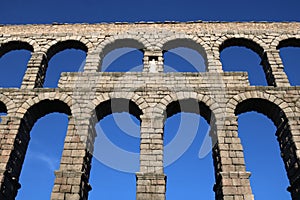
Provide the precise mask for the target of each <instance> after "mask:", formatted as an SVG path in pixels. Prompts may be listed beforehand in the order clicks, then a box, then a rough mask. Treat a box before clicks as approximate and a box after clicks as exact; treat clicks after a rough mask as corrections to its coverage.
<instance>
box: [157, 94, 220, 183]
mask: <svg viewBox="0 0 300 200" xmlns="http://www.w3.org/2000/svg"><path fill="white" fill-rule="evenodd" d="M155 107H156V109H155V110H156V111H157V112H160V113H163V114H164V116H165V120H166V118H168V117H171V116H172V115H174V114H177V113H180V112H188V113H194V114H198V115H200V116H202V117H203V118H204V119H205V120H206V122H207V123H208V124H209V126H210V131H209V135H210V140H211V142H212V160H213V163H214V164H213V166H212V167H213V169H214V174H215V181H216V182H217V179H218V177H217V175H218V174H219V173H220V172H221V169H220V168H219V167H217V164H216V163H219V162H220V161H219V158H218V154H217V152H216V151H215V149H216V148H217V147H218V142H217V120H222V118H221V115H220V114H219V113H222V112H221V107H220V106H219V105H218V103H217V102H216V101H215V100H214V99H213V98H211V97H210V96H209V95H205V94H199V93H196V92H178V93H170V94H169V95H166V96H165V97H164V98H163V99H162V100H161V101H160V102H159V103H158V104H157V105H156V106H155ZM205 138H206V136H205ZM205 142H207V141H205ZM166 148H167V146H166ZM208 152H209V151H208ZM208 152H207V153H208Z"/></svg>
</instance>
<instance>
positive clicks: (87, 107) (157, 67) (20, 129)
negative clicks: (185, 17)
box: [0, 22, 300, 200]
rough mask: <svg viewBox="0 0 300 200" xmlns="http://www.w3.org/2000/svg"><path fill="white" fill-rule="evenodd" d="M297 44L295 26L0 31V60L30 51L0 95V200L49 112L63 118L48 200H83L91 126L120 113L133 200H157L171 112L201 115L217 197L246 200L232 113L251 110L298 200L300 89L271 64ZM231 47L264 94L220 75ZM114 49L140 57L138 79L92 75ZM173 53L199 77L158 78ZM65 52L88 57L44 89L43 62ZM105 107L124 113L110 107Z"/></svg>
mask: <svg viewBox="0 0 300 200" xmlns="http://www.w3.org/2000/svg"><path fill="white" fill-rule="evenodd" d="M299 40H300V23H262V22H259V23H258V22H248V23H238V22H237V23H220V22H209V23H208V22H193V23H174V22H170V23H135V24H127V23H124V24H123V23H117V24H53V25H8V26H0V45H1V46H0V56H2V55H4V54H5V53H7V52H8V51H10V50H14V49H27V50H30V51H32V55H31V59H30V61H29V62H28V68H27V71H26V74H25V76H24V78H23V83H22V86H21V88H20V89H18V88H0V112H7V116H5V117H2V121H1V123H0V178H1V190H0V199H6V200H12V199H14V198H15V196H16V194H17V191H18V189H19V187H20V184H19V175H20V172H21V168H22V163H23V161H24V156H25V153H26V149H27V146H28V142H29V138H30V137H29V134H30V130H31V128H32V126H33V124H34V123H35V121H36V120H37V119H39V118H40V117H42V116H44V115H46V114H48V113H51V112H62V113H65V114H67V115H68V116H69V127H68V132H67V136H66V139H65V142H66V143H65V146H64V151H63V155H62V158H61V164H60V169H59V170H58V171H56V173H55V174H56V180H55V184H54V187H53V192H52V196H51V199H53V200H58V199H61V200H63V199H64V200H71V199H72V200H73V199H74V200H75V199H76V200H77V199H78V200H79V199H80V200H84V199H87V198H88V191H89V190H90V189H91V186H90V185H89V183H88V180H89V172H90V168H91V158H92V152H93V143H94V140H95V137H96V131H95V128H94V124H95V123H96V122H97V121H98V120H100V119H102V118H103V117H105V116H106V115H108V114H109V113H110V110H111V111H112V112H121V111H128V112H130V113H131V114H133V115H135V116H136V117H137V118H138V119H140V121H141V146H140V147H141V151H140V171H139V172H138V173H137V174H136V177H137V195H136V196H137V199H138V200H163V199H165V191H166V176H165V174H164V169H163V130H164V129H163V128H164V121H165V119H166V117H169V116H172V115H173V114H176V113H177V112H179V111H180V110H181V111H186V112H195V113H197V114H201V115H202V116H203V117H204V118H205V119H206V120H207V121H208V122H209V123H210V125H211V133H210V134H211V137H212V140H213V144H215V145H214V147H213V159H214V167H215V175H216V177H215V179H216V183H215V185H214V191H215V193H216V199H218V200H221V199H223V200H237V199H241V200H242V199H243V200H251V199H254V197H253V194H252V191H251V187H250V183H249V176H250V172H246V167H245V163H244V155H243V147H242V145H241V142H240V139H239V138H238V134H237V126H238V124H237V121H236V119H237V117H236V115H238V114H240V113H243V112H247V111H251V110H254V111H257V112H261V113H263V114H265V115H267V116H268V117H269V118H271V119H272V121H273V122H274V124H275V125H276V127H277V132H276V135H277V137H278V141H279V144H280V149H281V154H282V158H283V162H284V163H285V167H286V171H287V175H288V178H289V181H290V185H291V186H290V187H289V191H290V192H291V195H292V198H293V199H294V200H296V199H300V189H299V188H300V170H299V166H300V161H299V158H300V153H299V152H300V151H299V149H300V139H299V138H300V137H299V130H300V125H299V124H300V120H299V116H300V103H299V97H300V96H299V93H300V88H299V87H291V86H290V84H289V81H288V79H287V76H286V74H285V73H284V71H283V67H284V66H283V64H282V61H281V58H280V56H279V48H281V47H285V46H288V45H293V43H294V42H295V43H297V44H299ZM234 45H239V46H245V47H248V48H251V49H252V50H254V51H255V52H256V53H258V55H259V56H260V57H261V59H262V66H263V69H264V72H265V74H266V79H267V82H268V84H269V86H268V87H262V86H250V85H249V81H248V75H247V73H244V72H223V70H222V64H221V62H220V52H221V51H222V50H223V49H224V48H227V47H230V46H234ZM123 46H126V47H134V48H138V49H141V50H142V51H143V52H144V59H143V64H144V66H143V67H144V68H143V72H128V73H124V72H122V73H121V72H101V63H102V60H103V58H104V56H105V55H106V54H107V53H108V52H110V51H111V50H113V49H115V48H120V47H123ZM179 46H185V47H188V48H192V49H194V50H196V51H198V52H199V53H200V54H201V55H202V56H203V57H204V59H205V63H206V67H207V72H203V73H202V72H201V73H188V72H186V73H176V72H174V73H163V62H164V60H163V51H167V50H169V49H172V48H175V47H179ZM67 48H77V49H81V50H83V51H85V52H86V53H87V57H86V62H85V65H84V68H83V70H82V71H81V72H68V73H62V75H61V77H60V80H59V85H58V88H55V89H49V88H43V83H44V79H45V73H46V70H47V65H48V61H49V60H50V59H51V57H52V56H54V55H55V54H56V53H58V52H59V51H61V50H63V49H67ZM124 99H126V100H128V101H127V104H124ZM111 102H116V105H125V107H126V108H125V107H122V106H116V107H112V108H109V105H110V103H111ZM195 102H196V103H195ZM191 104H192V105H196V106H197V109H194V107H193V109H191V108H190V107H189V106H188V105H191ZM127 106H128V107H127ZM114 109H116V110H114ZM124 109H125V110H124ZM126 109H127V110H126Z"/></svg>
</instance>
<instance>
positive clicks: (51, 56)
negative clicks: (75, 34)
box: [40, 40, 88, 88]
mask: <svg viewBox="0 0 300 200" xmlns="http://www.w3.org/2000/svg"><path fill="white" fill-rule="evenodd" d="M87 52H88V48H87V46H86V45H85V44H83V43H82V42H80V41H77V40H67V41H61V42H58V43H56V44H54V45H53V46H51V47H50V48H49V50H48V51H47V53H46V57H47V61H45V60H44V61H43V63H44V69H41V70H44V71H40V74H41V77H44V78H43V79H44V80H43V86H44V87H49V88H56V87H57V84H58V82H59V79H60V76H61V73H62V72H80V71H83V68H84V65H85V61H86V56H87ZM44 59H46V58H44Z"/></svg>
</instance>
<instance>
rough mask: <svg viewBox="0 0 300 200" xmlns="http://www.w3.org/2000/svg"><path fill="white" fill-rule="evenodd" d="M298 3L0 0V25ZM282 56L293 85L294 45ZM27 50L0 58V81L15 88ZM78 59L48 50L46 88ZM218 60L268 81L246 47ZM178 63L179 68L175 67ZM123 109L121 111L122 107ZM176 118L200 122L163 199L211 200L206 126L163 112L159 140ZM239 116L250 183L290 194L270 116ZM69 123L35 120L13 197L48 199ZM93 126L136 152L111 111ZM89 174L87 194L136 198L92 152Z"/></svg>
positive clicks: (285, 12)
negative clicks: (202, 151) (204, 151)
mask: <svg viewBox="0 0 300 200" xmlns="http://www.w3.org/2000/svg"><path fill="white" fill-rule="evenodd" d="M299 8H300V1H298V0H287V1H279V0H273V1H261V0H260V1H259V0H252V1H241V0H239V1H238V0H228V1H214V0H211V1H199V0H198V1H196V0H185V1H178V0H174V1H166V0H160V1H157V0H156V1H142V0H139V1H137V0H134V1H96V0H81V1H79V0H73V1H58V0H52V1H44V2H43V1H36V0H26V1H22V0H11V1H4V2H2V3H1V12H0V24H28V23H30V24H33V23H52V22H59V23H79V22H80V23H81V22H82V23H98V22H114V21H128V22H135V21H165V20H169V21H172V20H176V21H189V20H203V21H300V14H299ZM281 56H282V58H283V61H284V65H285V70H286V72H287V74H288V75H289V79H290V81H291V83H292V84H293V85H299V84H300V80H299V78H298V77H299V69H298V68H299V58H300V50H299V48H285V49H282V50H281ZM29 57H30V53H29V52H26V51H23V50H21V51H14V52H10V53H8V54H6V55H4V56H3V57H2V58H1V59H0V86H1V87H19V85H20V82H21V80H22V77H23V75H24V72H25V70H26V63H27V61H28V59H29ZM167 57H168V58H167ZM16 58H18V59H16ZM84 58H85V54H84V53H83V52H81V51H78V50H66V51H64V52H61V53H59V54H57V55H56V56H54V57H53V58H52V59H51V61H50V63H49V68H48V71H47V79H46V82H45V87H56V83H57V80H58V77H59V74H60V72H61V71H77V70H78V69H79V67H80V65H81V64H82V62H84ZM132 58H136V62H128V60H130V59H132ZM140 58H141V55H140V54H139V52H137V51H136V52H131V53H128V54H125V55H124V56H122V57H120V58H119V59H118V60H116V61H115V62H114V63H112V66H109V67H111V70H112V71H114V70H117V69H116V68H114V67H116V66H120V65H119V63H124V62H127V64H128V66H129V67H130V66H137V65H138V63H139V62H141V61H140ZM200 59H201V58H200ZM165 60H166V62H168V63H167V64H168V65H170V66H174V65H176V64H178V63H180V64H181V65H185V66H186V67H189V69H191V70H193V69H192V68H191V65H190V64H188V63H187V61H186V60H184V59H182V58H180V57H178V56H176V54H172V53H170V54H169V55H166V58H165ZM168 60H169V61H168ZM221 60H222V63H223V69H224V70H228V71H230V70H247V71H249V78H250V83H251V85H266V81H265V78H264V76H263V73H262V70H261V67H260V66H259V62H260V59H259V57H258V56H257V55H256V54H255V53H253V52H252V51H250V50H247V49H245V48H237V47H233V48H228V49H225V50H224V51H223V52H222V54H221ZM176 70H178V71H180V70H181V69H179V68H176ZM12 77H13V78H12ZM121 115H124V116H125V117H126V114H124V113H123V114H121ZM121 117H122V116H121ZM181 117H186V119H188V120H187V121H188V122H187V125H186V126H185V127H183V130H182V131H183V132H184V133H186V134H192V133H191V132H192V131H190V127H191V126H192V125H194V124H198V123H199V129H198V131H197V134H196V137H195V139H194V140H193V143H192V145H191V146H190V148H189V149H188V150H187V151H186V153H185V154H184V155H183V156H182V157H181V158H180V159H178V160H177V161H176V162H175V163H173V164H172V165H170V166H168V167H166V168H165V173H166V174H167V176H168V182H167V199H168V200H179V199H180V200H181V199H183V198H185V199H211V200H212V199H214V193H213V191H212V187H213V184H214V173H213V163H212V158H211V153H210V154H208V155H207V156H206V157H204V158H202V159H200V158H199V157H198V152H199V148H200V146H201V143H202V141H203V138H204V137H205V134H206V133H207V130H208V128H209V126H208V125H207V123H206V122H205V120H204V119H203V118H202V117H199V116H197V115H194V114H186V113H185V114H182V115H180V114H177V115H174V116H173V117H171V118H169V119H168V120H167V122H166V125H165V145H167V144H168V142H170V141H171V140H172V138H174V136H175V135H176V133H177V128H176V127H177V126H176V124H178V123H179V121H180V118H181ZM238 122H239V136H240V137H241V140H242V144H243V146H244V149H245V160H246V164H247V170H249V171H251V172H252V177H251V185H252V190H253V193H254V195H255V197H256V199H259V200H260V199H261V200H263V199H278V200H284V199H290V197H289V193H288V192H286V188H287V186H288V180H287V178H286V174H285V171H284V168H283V162H282V160H281V158H280V153H279V147H278V143H277V141H276V137H275V130H276V128H275V126H274V125H273V123H272V122H271V120H269V119H268V118H266V117H265V116H263V115H261V114H257V113H254V112H250V113H246V114H242V115H240V116H239V119H238ZM67 123H68V119H67V116H65V115H62V114H49V115H47V116H46V117H44V118H42V119H40V120H38V122H37V123H36V124H35V126H34V127H33V129H32V131H31V137H32V139H31V141H30V145H29V149H28V152H27V155H26V159H25V163H24V168H23V171H22V174H21V177H20V182H21V184H22V188H21V189H20V190H19V194H18V196H17V199H18V200H28V199H30V200H41V199H49V196H50V193H51V190H52V186H53V182H54V175H53V174H54V173H53V171H54V170H56V169H58V167H59V161H60V156H61V152H62V148H63V140H64V136H65V133H66V128H67ZM189 123H190V124H189ZM99 125H100V127H101V128H102V130H103V132H104V134H105V135H106V136H107V137H108V138H109V140H111V141H112V142H113V143H114V144H117V145H118V146H120V147H122V148H123V149H125V150H127V151H129V152H133V153H138V152H139V138H138V137H137V136H138V132H137V133H135V132H134V131H133V133H134V134H133V135H134V136H135V137H132V136H128V135H127V134H125V133H124V132H122V130H120V127H117V125H116V124H115V123H114V122H113V117H112V116H108V117H106V118H104V119H103V120H101V122H100V123H99ZM135 126H138V121H137V120H133V127H135ZM174 127H175V128H174ZM135 131H136V130H135ZM120 138H122V139H120ZM258 138H259V140H258ZM49 141H51V142H49ZM97 142H99V141H97ZM137 167H138V166H137ZM33 173H34V176H33V175H32V174H33ZM91 173H92V174H91V185H92V187H93V190H92V191H91V192H90V199H107V200H114V199H135V175H134V174H132V173H124V172H119V171H116V170H114V169H111V168H109V167H107V166H105V165H103V164H102V163H101V162H100V161H99V160H97V159H93V166H92V172H91ZM32 191H35V192H34V193H33V192H32Z"/></svg>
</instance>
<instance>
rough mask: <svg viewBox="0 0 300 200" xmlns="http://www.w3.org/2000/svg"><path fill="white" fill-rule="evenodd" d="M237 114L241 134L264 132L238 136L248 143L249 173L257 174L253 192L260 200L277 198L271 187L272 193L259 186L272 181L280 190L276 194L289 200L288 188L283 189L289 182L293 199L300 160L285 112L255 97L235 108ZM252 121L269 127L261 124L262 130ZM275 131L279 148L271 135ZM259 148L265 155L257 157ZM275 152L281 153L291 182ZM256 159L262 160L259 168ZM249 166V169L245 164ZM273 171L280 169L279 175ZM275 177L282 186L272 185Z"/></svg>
mask: <svg viewBox="0 0 300 200" xmlns="http://www.w3.org/2000/svg"><path fill="white" fill-rule="evenodd" d="M253 111H254V112H253ZM235 114H236V115H238V120H239V132H240V131H245V132H247V131H250V130H253V132H254V131H255V132H260V133H261V131H264V133H261V134H259V135H257V134H251V133H249V132H248V134H246V133H244V134H243V133H241V134H240V133H239V135H240V136H241V138H242V141H247V142H248V144H247V143H246V142H244V143H243V145H245V157H246V156H248V157H250V158H245V160H246V161H248V163H246V164H249V169H250V168H251V169H250V170H252V173H254V175H253V178H250V182H251V184H252V188H253V190H254V195H257V198H261V199H265V198H268V197H269V196H268V195H270V194H273V195H274V192H275V191H274V188H272V187H270V189H269V190H268V189H267V188H266V187H264V190H261V188H259V186H258V185H259V183H257V182H259V181H260V180H261V182H262V183H266V182H269V181H270V182H269V185H274V187H277V191H276V192H278V194H277V195H278V196H282V197H284V199H286V198H287V197H288V196H289V195H288V193H287V192H286V191H285V190H286V188H282V187H287V184H288V180H289V181H290V184H291V186H289V187H288V189H289V191H290V192H291V195H292V196H294V195H297V191H296V190H295V188H296V187H297V186H296V185H294V184H293V180H294V179H295V176H296V169H297V168H298V166H299V161H298V160H297V155H296V147H295V144H294V143H293V142H291V141H293V140H292V134H291V131H290V127H289V124H288V119H287V117H286V116H285V114H284V112H283V111H282V110H281V109H280V107H279V106H277V105H276V104H274V103H272V102H270V101H268V100H265V99H259V98H252V99H247V100H244V101H243V102H240V103H239V104H238V105H237V107H236V109H235ZM266 117H268V118H269V119H267V118H266ZM240 119H241V120H240ZM249 120H250V121H252V122H253V123H254V124H256V125H258V124H261V123H265V124H266V123H267V124H269V126H266V125H265V124H263V125H262V124H261V127H262V128H261V129H260V128H258V127H256V126H253V123H249ZM269 120H271V121H272V122H273V124H274V127H273V126H272V125H271V123H270V121H269ZM245 121H246V122H247V123H246V122H245ZM240 122H241V123H242V122H244V123H243V124H242V125H241V126H240ZM247 124H249V126H246V125H247ZM263 128H264V129H263ZM274 132H276V133H275V136H276V138H277V141H278V142H279V148H278V145H275V140H274V136H272V133H274ZM258 136H259V141H257V138H258ZM272 137H273V140H272ZM270 140H272V141H270ZM250 145H252V146H250ZM263 145H264V146H263ZM276 146H277V147H276ZM246 147H248V148H249V149H247V150H246ZM266 148H268V149H266ZM269 148H271V149H269ZM259 149H261V150H262V151H263V152H260V154H258V155H257V153H255V152H257V151H258V150H259ZM274 152H277V153H278V154H279V153H280V155H281V157H282V160H283V163H284V167H285V170H286V172H287V177H288V179H287V178H286V177H285V175H284V172H283V169H282V168H284V167H283V164H282V162H281V164H280V163H278V162H279V157H278V155H277V158H274V157H275V156H276V155H274ZM260 156H263V157H260ZM270 156H271V157H270ZM257 159H259V160H260V161H261V163H260V165H257V162H256V161H255V160H257ZM253 160H254V161H253ZM268 161H269V162H268ZM272 163H273V164H272ZM274 164H275V165H276V167H275V166H274ZM246 167H248V166H247V165H246ZM265 167H267V168H269V170H268V171H262V170H263V169H266V168H265ZM270 168H272V169H270ZM274 170H278V171H276V174H274V173H273V174H272V172H274ZM267 175H270V176H273V177H270V178H269V179H268V178H266V177H265V176H267ZM275 177H276V178H279V179H280V180H278V179H277V182H278V181H280V184H276V182H275V183H273V182H272V180H273V179H274V178H275ZM278 187H279V188H278ZM280 187H281V188H280ZM268 188H269V187H268ZM271 188H272V189H271Z"/></svg>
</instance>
